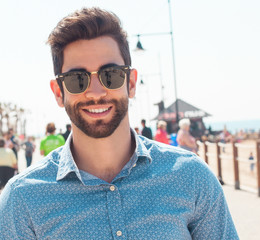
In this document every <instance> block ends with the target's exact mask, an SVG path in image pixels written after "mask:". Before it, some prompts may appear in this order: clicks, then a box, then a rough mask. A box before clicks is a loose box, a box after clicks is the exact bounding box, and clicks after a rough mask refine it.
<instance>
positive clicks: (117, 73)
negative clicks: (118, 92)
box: [100, 68, 126, 89]
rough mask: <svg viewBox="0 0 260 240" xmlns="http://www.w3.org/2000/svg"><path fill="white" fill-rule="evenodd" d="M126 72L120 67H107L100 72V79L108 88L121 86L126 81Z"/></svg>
mask: <svg viewBox="0 0 260 240" xmlns="http://www.w3.org/2000/svg"><path fill="white" fill-rule="evenodd" d="M125 77H126V73H125V72H124V71H123V70H121V69H120V68H107V69H104V70H102V71H101V72H100V79H101V81H102V83H103V85H104V86H105V87H106V88H108V89H117V88H121V87H122V86H123V85H124V82H125Z"/></svg>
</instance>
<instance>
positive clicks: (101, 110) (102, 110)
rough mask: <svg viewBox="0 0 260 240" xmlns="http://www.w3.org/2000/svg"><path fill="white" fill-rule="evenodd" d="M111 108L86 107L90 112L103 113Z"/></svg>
mask: <svg viewBox="0 0 260 240" xmlns="http://www.w3.org/2000/svg"><path fill="white" fill-rule="evenodd" d="M108 109H109V108H98V109H86V110H87V111H88V112H90V113H103V112H106V111H108Z"/></svg>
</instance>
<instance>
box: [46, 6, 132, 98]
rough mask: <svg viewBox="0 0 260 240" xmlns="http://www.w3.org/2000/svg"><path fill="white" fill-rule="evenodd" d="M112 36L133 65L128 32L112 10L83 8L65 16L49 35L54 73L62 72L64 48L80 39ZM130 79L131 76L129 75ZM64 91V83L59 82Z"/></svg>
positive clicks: (124, 56)
mask: <svg viewBox="0 0 260 240" xmlns="http://www.w3.org/2000/svg"><path fill="white" fill-rule="evenodd" d="M100 36H110V37H112V38H113V39H114V40H115V41H116V42H117V44H118V47H119V50H120V53H121V56H122V58H123V59H124V62H125V65H131V56H130V51H129V45H128V41H127V34H126V32H125V31H124V30H123V29H122V27H121V22H120V20H119V18H118V17H117V16H116V15H115V14H114V13H112V12H108V11H105V10H102V9H100V8H97V7H94V8H83V9H81V10H79V11H75V12H74V13H72V14H70V15H68V16H67V17H65V18H63V19H62V20H61V21H60V22H59V23H58V24H57V26H56V27H55V28H54V30H53V31H52V32H51V34H50V35H49V38H48V41H47V43H48V44H49V45H50V46H51V53H52V60H53V67H54V74H55V75H57V74H60V73H61V69H62V65H63V51H64V48H65V47H66V46H67V45H68V44H69V43H72V42H74V41H77V40H80V39H86V40H90V39H94V38H97V37H100ZM128 80H129V77H128ZM59 86H60V88H61V91H62V93H63V88H62V84H60V83H59Z"/></svg>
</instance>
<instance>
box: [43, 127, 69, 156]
mask: <svg viewBox="0 0 260 240" xmlns="http://www.w3.org/2000/svg"><path fill="white" fill-rule="evenodd" d="M55 131H56V127H55V124H54V123H48V124H47V126H46V137H45V138H44V139H42V140H41V143H40V151H41V155H44V156H47V155H48V154H49V153H50V152H51V151H53V150H54V149H56V148H58V147H60V146H63V145H64V144H65V140H64V138H63V136H61V135H60V134H58V135H55Z"/></svg>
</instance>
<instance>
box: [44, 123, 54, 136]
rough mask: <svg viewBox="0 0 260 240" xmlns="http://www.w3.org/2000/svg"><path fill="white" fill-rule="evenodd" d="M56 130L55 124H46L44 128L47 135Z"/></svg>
mask: <svg viewBox="0 0 260 240" xmlns="http://www.w3.org/2000/svg"><path fill="white" fill-rule="evenodd" d="M55 130H56V127H55V124H54V123H48V124H47V127H46V134H47V133H54V132H55Z"/></svg>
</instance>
